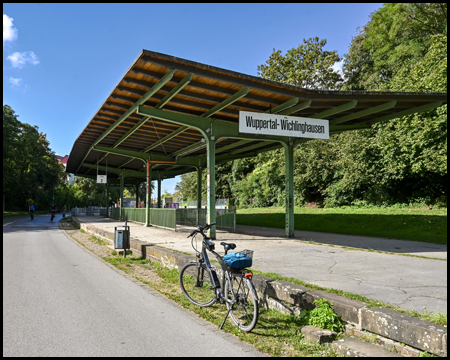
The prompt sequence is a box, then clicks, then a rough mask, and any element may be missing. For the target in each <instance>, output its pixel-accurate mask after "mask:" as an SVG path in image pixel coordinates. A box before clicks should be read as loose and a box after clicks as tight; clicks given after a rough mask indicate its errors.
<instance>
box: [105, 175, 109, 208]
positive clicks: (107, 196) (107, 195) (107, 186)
mask: <svg viewBox="0 0 450 360" xmlns="http://www.w3.org/2000/svg"><path fill="white" fill-rule="evenodd" d="M105 217H109V184H108V180H106V216H105Z"/></svg>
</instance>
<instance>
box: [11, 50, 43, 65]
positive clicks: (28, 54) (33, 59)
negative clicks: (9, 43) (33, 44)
mask: <svg viewBox="0 0 450 360" xmlns="http://www.w3.org/2000/svg"><path fill="white" fill-rule="evenodd" d="M7 59H8V60H10V61H11V64H12V66H13V67H15V68H19V69H21V68H23V67H24V66H25V64H26V63H27V62H28V63H30V64H32V65H37V64H39V60H38V59H37V56H36V55H35V53H34V52H32V51H25V52H23V53H20V52H15V53H13V54H11V55H9V56H8V57H7Z"/></svg>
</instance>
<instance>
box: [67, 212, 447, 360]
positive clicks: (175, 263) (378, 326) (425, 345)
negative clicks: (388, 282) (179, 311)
mask: <svg viewBox="0 0 450 360" xmlns="http://www.w3.org/2000/svg"><path fill="white" fill-rule="evenodd" d="M72 219H73V221H74V222H75V223H76V224H77V225H78V226H79V227H80V229H83V230H84V231H86V232H87V233H89V234H92V235H95V236H98V237H100V238H102V239H103V240H106V241H109V242H111V243H113V241H114V240H113V239H114V234H112V233H110V232H107V231H104V230H102V229H99V228H97V227H95V226H93V225H91V224H86V223H83V222H80V221H78V220H77V219H76V218H75V217H72ZM130 246H131V250H132V251H133V252H134V253H137V254H139V255H141V256H143V257H144V258H151V259H153V260H156V261H158V262H160V263H162V264H163V265H164V266H167V267H170V268H176V269H180V268H181V267H182V266H183V265H184V264H185V263H186V262H188V261H190V260H193V259H194V257H193V256H190V255H185V254H182V253H179V252H176V251H173V250H169V249H166V248H163V247H160V246H156V245H152V244H149V243H147V242H143V241H139V240H136V239H133V238H131V239H130ZM253 282H254V284H255V287H256V289H257V292H258V294H259V296H260V298H261V304H262V305H263V306H267V307H270V308H274V309H276V310H278V311H282V312H292V313H297V314H298V313H300V311H301V309H312V308H314V304H313V301H314V300H316V299H319V298H323V299H325V300H327V301H328V302H331V303H333V306H332V308H333V309H334V311H335V312H336V314H337V315H338V316H339V317H340V319H341V320H342V321H344V322H346V323H349V324H352V325H354V326H355V328H356V329H358V330H363V331H368V332H370V333H374V334H377V335H381V336H383V337H385V338H388V339H391V340H393V341H397V342H401V343H404V344H407V345H409V346H412V347H413V348H417V349H419V350H422V351H427V352H428V353H431V354H434V355H438V356H445V357H446V356H447V328H446V327H445V326H440V325H436V324H433V323H431V322H428V321H425V320H422V319H418V318H415V317H412V316H410V315H407V314H404V313H401V312H398V311H395V310H391V309H387V308H381V307H378V308H368V307H366V305H367V304H366V303H364V302H361V301H356V300H352V299H348V298H346V297H343V296H339V295H336V294H332V293H327V292H325V291H313V290H312V289H309V288H307V287H302V286H300V285H297V284H293V283H290V282H287V281H274V280H273V279H270V278H267V277H264V276H257V275H255V276H254V277H253Z"/></svg>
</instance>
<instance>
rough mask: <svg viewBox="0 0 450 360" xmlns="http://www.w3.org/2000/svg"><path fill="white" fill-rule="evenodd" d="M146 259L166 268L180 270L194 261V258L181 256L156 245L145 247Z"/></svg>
mask: <svg viewBox="0 0 450 360" xmlns="http://www.w3.org/2000/svg"><path fill="white" fill-rule="evenodd" d="M144 251H145V254H146V258H149V259H153V260H156V261H158V262H160V263H162V264H163V265H164V266H165V267H168V268H171V269H172V268H175V269H178V270H180V269H181V268H182V267H183V266H184V264H186V263H187V262H189V261H191V260H194V257H193V256H189V255H185V254H181V253H179V252H176V251H172V250H169V249H165V248H162V247H159V246H156V245H145V250H144Z"/></svg>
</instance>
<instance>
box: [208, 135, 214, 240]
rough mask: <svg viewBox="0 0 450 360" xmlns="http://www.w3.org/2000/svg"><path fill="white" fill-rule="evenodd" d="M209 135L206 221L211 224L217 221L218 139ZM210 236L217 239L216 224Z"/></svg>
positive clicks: (210, 230) (209, 231)
mask: <svg viewBox="0 0 450 360" xmlns="http://www.w3.org/2000/svg"><path fill="white" fill-rule="evenodd" d="M209 136H210V135H209V134H208V135H207V136H206V151H207V160H206V163H207V165H208V168H207V169H208V172H207V176H206V186H207V188H208V195H207V203H206V204H207V205H206V206H207V215H206V216H207V217H206V222H207V223H208V224H211V223H213V222H215V221H216V181H215V180H216V168H215V165H216V141H215V139H214V137H212V136H211V137H212V139H210V138H209ZM208 236H209V237H210V238H211V239H213V240H215V239H216V227H215V226H213V227H212V228H211V229H209V230H208Z"/></svg>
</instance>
